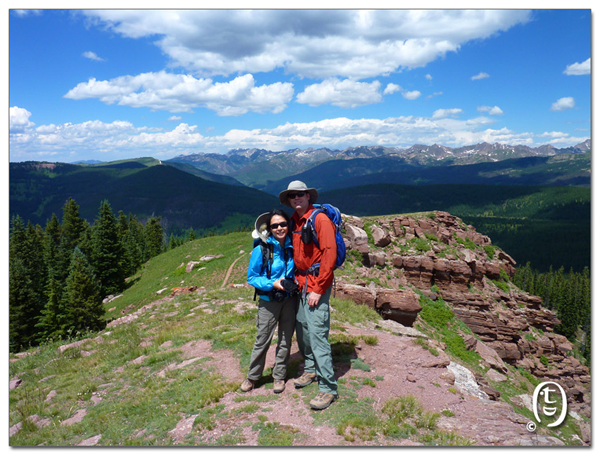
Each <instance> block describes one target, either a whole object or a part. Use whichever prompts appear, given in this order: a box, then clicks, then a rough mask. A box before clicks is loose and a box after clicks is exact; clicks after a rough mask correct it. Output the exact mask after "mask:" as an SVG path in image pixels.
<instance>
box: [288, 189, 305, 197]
mask: <svg viewBox="0 0 600 455" xmlns="http://www.w3.org/2000/svg"><path fill="white" fill-rule="evenodd" d="M305 195H306V191H300V192H298V193H288V195H287V198H288V199H296V198H297V197H304V196H305Z"/></svg>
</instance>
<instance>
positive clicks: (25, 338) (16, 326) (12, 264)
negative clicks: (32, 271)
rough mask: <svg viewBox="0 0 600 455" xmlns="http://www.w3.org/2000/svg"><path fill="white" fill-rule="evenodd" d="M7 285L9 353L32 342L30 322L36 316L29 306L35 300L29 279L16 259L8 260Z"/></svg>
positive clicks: (33, 333)
mask: <svg viewBox="0 0 600 455" xmlns="http://www.w3.org/2000/svg"><path fill="white" fill-rule="evenodd" d="M8 284H9V292H8V301H9V316H8V317H9V346H10V350H11V352H18V351H19V350H21V349H22V348H27V347H29V345H31V344H32V343H33V342H34V340H35V326H34V325H33V324H32V321H35V317H36V316H37V314H36V313H35V312H34V311H33V310H34V307H33V305H32V304H31V302H33V301H34V300H35V293H34V292H33V288H32V286H31V278H30V277H29V272H28V270H27V268H26V267H25V265H24V264H23V261H22V260H21V259H20V258H18V257H10V258H9V268H8Z"/></svg>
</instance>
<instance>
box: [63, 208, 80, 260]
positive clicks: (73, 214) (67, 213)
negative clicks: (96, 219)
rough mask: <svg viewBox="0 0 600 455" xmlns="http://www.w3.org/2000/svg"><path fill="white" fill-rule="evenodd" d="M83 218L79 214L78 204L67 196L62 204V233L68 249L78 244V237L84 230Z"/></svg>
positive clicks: (71, 249)
mask: <svg viewBox="0 0 600 455" xmlns="http://www.w3.org/2000/svg"><path fill="white" fill-rule="evenodd" d="M85 225H86V223H85V220H84V219H83V218H81V217H80V216H79V206H78V205H77V203H76V202H75V201H74V200H73V199H72V198H69V199H68V200H67V202H66V203H65V205H64V206H63V219H62V233H63V236H64V237H65V238H66V240H67V245H68V246H69V249H70V251H71V252H72V251H73V249H74V248H75V247H76V246H78V242H79V237H80V236H81V234H82V233H83V232H84V231H85Z"/></svg>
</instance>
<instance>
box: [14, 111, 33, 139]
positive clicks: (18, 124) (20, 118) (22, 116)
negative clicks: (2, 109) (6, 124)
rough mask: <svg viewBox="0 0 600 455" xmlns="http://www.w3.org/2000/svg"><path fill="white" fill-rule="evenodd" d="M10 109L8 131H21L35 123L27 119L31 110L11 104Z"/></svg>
mask: <svg viewBox="0 0 600 455" xmlns="http://www.w3.org/2000/svg"><path fill="white" fill-rule="evenodd" d="M9 111H10V132H11V133H18V132H23V131H25V130H26V129H28V128H32V127H33V126H34V125H35V124H34V123H33V122H31V121H30V120H29V117H31V112H29V111H28V110H27V109H23V108H21V107H18V106H13V107H11V108H10V109H9Z"/></svg>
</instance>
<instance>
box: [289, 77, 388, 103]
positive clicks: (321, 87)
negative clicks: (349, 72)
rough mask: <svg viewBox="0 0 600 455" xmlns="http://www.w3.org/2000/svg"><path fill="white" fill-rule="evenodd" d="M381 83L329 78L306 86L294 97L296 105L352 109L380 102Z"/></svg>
mask: <svg viewBox="0 0 600 455" xmlns="http://www.w3.org/2000/svg"><path fill="white" fill-rule="evenodd" d="M380 88H381V83H380V82H379V81H374V82H370V83H368V82H358V81H352V80H350V79H345V80H339V79H337V78H329V79H326V80H325V81H323V82H321V83H319V84H312V85H309V86H307V87H306V88H305V89H304V91H303V92H301V93H299V94H298V96H297V97H296V100H297V101H298V103H301V104H308V105H310V106H320V105H322V104H332V105H334V106H339V107H344V108H354V107H358V106H365V105H367V104H374V103H379V102H381V99H382V97H381V93H380V91H379V89H380Z"/></svg>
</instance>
